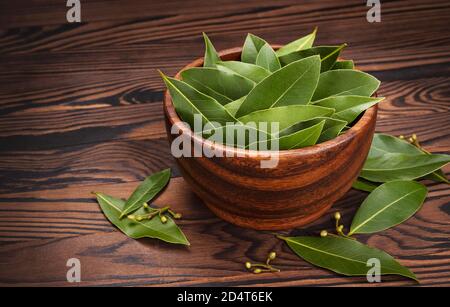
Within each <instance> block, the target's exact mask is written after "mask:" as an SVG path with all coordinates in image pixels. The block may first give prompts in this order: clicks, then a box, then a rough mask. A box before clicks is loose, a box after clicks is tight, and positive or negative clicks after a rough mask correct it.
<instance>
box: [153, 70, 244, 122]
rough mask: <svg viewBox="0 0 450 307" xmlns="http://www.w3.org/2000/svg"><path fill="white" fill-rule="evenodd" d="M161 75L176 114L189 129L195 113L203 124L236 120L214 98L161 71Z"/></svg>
mask: <svg viewBox="0 0 450 307" xmlns="http://www.w3.org/2000/svg"><path fill="white" fill-rule="evenodd" d="M161 76H162V78H163V80H164V82H165V84H166V86H167V88H168V90H169V92H170V95H171V97H172V101H173V105H174V106H175V109H176V111H177V113H178V115H179V116H180V117H181V119H182V120H183V121H185V122H187V123H188V124H189V125H190V126H191V129H193V127H194V115H195V114H199V115H201V117H202V120H203V124H206V123H212V124H214V122H217V123H218V124H217V125H215V124H214V125H215V126H216V127H220V126H222V125H225V124H226V123H227V122H235V121H236V120H235V118H234V117H233V116H232V115H231V114H230V113H229V112H228V111H227V110H226V109H225V108H224V106H223V105H221V104H220V103H219V102H217V101H216V100H215V99H214V98H212V97H210V96H207V95H205V94H202V93H200V92H199V91H197V90H196V89H195V88H193V87H192V86H190V85H189V84H187V83H185V82H183V81H180V80H177V79H174V78H169V77H167V76H165V75H164V74H163V73H161Z"/></svg>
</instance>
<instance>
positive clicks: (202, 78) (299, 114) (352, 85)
mask: <svg viewBox="0 0 450 307" xmlns="http://www.w3.org/2000/svg"><path fill="white" fill-rule="evenodd" d="M315 36H316V30H314V31H313V32H312V33H311V34H309V35H307V36H305V37H302V38H300V39H298V40H296V41H293V42H291V43H289V44H287V45H285V46H284V47H281V48H280V49H278V50H276V51H275V50H274V49H273V48H272V47H271V45H270V44H268V43H267V42H266V41H265V40H263V39H262V38H259V37H257V36H255V35H252V34H248V36H247V38H246V40H245V43H244V46H243V49H242V53H241V61H221V59H220V57H219V56H218V54H217V52H216V50H215V48H214V46H213V45H212V43H211V41H210V40H209V38H208V37H207V36H206V34H204V38H205V44H206V51H205V57H204V65H203V67H193V68H189V69H186V70H184V71H182V73H181V78H182V80H177V79H174V78H169V77H167V76H165V75H163V74H162V77H163V79H164V82H165V83H166V86H167V88H168V90H169V92H170V94H171V97H172V101H173V104H174V106H175V109H176V111H177V113H178V115H179V116H180V117H181V119H182V120H183V121H184V122H185V123H187V124H188V125H189V126H190V127H191V128H192V127H194V126H195V125H194V118H195V115H197V116H198V117H199V118H201V120H202V123H201V124H202V125H201V126H202V127H204V129H203V130H202V133H203V136H205V135H206V134H208V136H206V137H209V138H210V139H212V140H214V141H216V142H221V143H225V144H227V145H231V146H237V147H245V148H249V149H259V150H261V149H270V144H272V143H274V142H273V141H274V140H276V143H277V146H278V149H281V150H286V149H294V148H301V147H306V146H311V145H314V144H316V143H320V142H324V141H327V140H330V139H333V138H335V137H336V136H338V135H339V134H341V133H343V131H345V129H347V128H348V127H349V126H351V125H352V123H353V122H354V121H355V120H356V119H357V118H358V115H359V114H361V113H362V112H363V111H364V110H366V109H367V108H370V107H371V106H373V105H375V104H376V103H378V102H380V101H381V100H383V98H382V97H380V98H376V97H371V96H372V94H373V93H374V92H375V91H376V90H377V88H378V86H379V85H380V82H379V81H378V80H377V79H376V78H375V77H373V76H371V75H369V74H367V73H364V72H362V71H359V70H356V69H354V65H353V61H348V60H347V61H339V60H338V57H339V54H340V52H341V50H342V49H343V48H344V47H345V46H346V44H342V45H339V46H317V47H313V42H314V39H315ZM230 123H231V124H232V125H233V126H234V127H233V129H234V130H233V129H228V130H227V133H229V131H236V135H237V134H238V132H237V131H239V130H240V129H242V130H246V131H254V132H256V134H255V135H257V137H255V138H250V137H248V136H247V137H246V138H245V139H243V140H242V141H241V142H238V140H237V137H236V135H235V136H233V137H229V136H227V137H225V135H224V134H225V133H224V127H225V126H226V125H227V124H228V128H229V126H230ZM262 123H264V126H262V125H261V124H262ZM273 123H276V124H277V125H278V127H276V126H273ZM262 127H264V129H263V128H262ZM274 127H275V128H274ZM211 134H212V135H211ZM269 141H272V142H269ZM268 147H269V148H268Z"/></svg>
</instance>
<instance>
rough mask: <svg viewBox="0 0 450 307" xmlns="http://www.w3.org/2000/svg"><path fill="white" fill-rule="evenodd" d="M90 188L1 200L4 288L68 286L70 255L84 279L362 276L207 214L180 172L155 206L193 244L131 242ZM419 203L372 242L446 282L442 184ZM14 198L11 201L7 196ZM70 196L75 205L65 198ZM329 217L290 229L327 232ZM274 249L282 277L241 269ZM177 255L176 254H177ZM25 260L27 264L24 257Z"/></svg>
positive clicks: (334, 281)
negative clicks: (174, 216)
mask: <svg viewBox="0 0 450 307" xmlns="http://www.w3.org/2000/svg"><path fill="white" fill-rule="evenodd" d="M94 188H96V189H98V190H99V191H102V192H105V193H109V194H112V195H115V196H117V197H126V196H127V195H128V194H129V193H130V192H131V191H132V190H133V188H134V184H132V183H126V184H105V185H100V186H96V187H94ZM90 189H92V187H77V188H64V189H59V190H47V191H39V192H24V193H20V197H23V198H25V199H27V201H20V200H14V198H15V195H14V194H11V195H7V197H3V198H2V200H1V201H2V209H1V211H0V240H6V239H14V240H16V243H14V244H7V245H4V246H0V283H1V284H2V285H11V284H15V285H28V286H33V285H52V286H60V285H67V284H66V283H67V282H66V281H65V276H66V275H65V274H66V269H67V268H66V266H65V262H66V261H67V259H68V258H71V257H77V258H79V259H80V260H81V264H82V280H83V284H84V285H156V284H165V285H185V286H187V285H188V286H193V285H201V286H205V285H214V286H217V285H227V286H230V285H231V286H235V285H249V284H253V285H278V286H279V285H290V286H292V285H355V284H358V285H360V284H364V283H365V282H364V278H345V277H341V276H337V275H335V274H334V273H330V272H327V271H324V270H321V269H317V268H314V267H312V266H311V265H309V264H307V263H305V262H304V261H302V260H299V259H298V258H297V257H296V256H295V255H294V254H292V252H291V251H289V249H288V248H287V247H286V246H285V245H283V243H282V242H280V241H279V240H277V239H276V238H274V236H273V235H271V234H270V233H267V232H258V231H253V230H243V229H242V228H239V227H235V226H232V225H230V224H228V223H225V222H223V221H221V220H219V219H218V218H216V217H214V216H213V215H212V214H211V213H210V212H209V211H208V210H207V209H206V208H205V207H204V206H203V204H202V203H201V201H200V200H199V199H198V198H196V197H195V196H194V195H193V193H192V192H191V191H190V189H189V188H188V187H187V185H186V184H185V182H184V180H183V179H181V178H178V179H173V180H172V181H171V182H170V185H169V186H168V188H167V190H166V191H165V192H164V193H163V194H162V195H161V196H160V197H159V198H158V199H157V201H156V202H155V203H156V204H158V205H160V206H161V205H165V204H170V205H171V206H173V208H174V209H175V210H177V211H180V212H182V213H183V214H184V218H183V219H182V220H181V221H180V225H181V227H182V228H183V230H184V231H185V233H186V235H187V236H188V238H189V239H190V241H191V244H192V245H191V247H189V248H185V247H174V246H170V245H168V244H165V243H162V242H159V241H157V240H151V239H142V240H132V239H129V238H127V237H126V236H125V235H123V234H122V233H120V232H119V231H117V230H116V229H115V228H114V227H113V226H112V225H110V224H109V223H108V222H107V221H106V220H105V219H104V218H103V215H102V213H101V211H100V209H99V207H98V205H97V204H96V203H95V199H94V198H93V196H91V195H90V194H89V192H90ZM430 189H431V190H430V195H429V197H428V199H427V201H426V203H425V205H424V207H423V209H422V210H421V211H420V212H419V213H418V214H417V215H416V216H415V217H413V218H411V219H410V220H408V221H407V222H405V223H404V224H402V225H400V226H398V227H395V228H393V229H391V230H388V231H384V232H382V233H380V234H376V235H372V236H361V237H360V238H362V240H363V241H367V242H368V243H369V244H370V245H372V246H376V247H380V248H383V249H385V250H386V251H387V252H389V253H391V254H392V255H394V256H396V257H397V258H398V259H399V260H400V261H401V262H402V263H403V264H405V265H407V266H409V267H410V268H411V269H412V270H413V271H414V272H415V273H416V274H417V275H418V277H419V278H420V279H421V281H422V284H423V285H427V284H433V283H436V282H439V283H440V284H441V285H449V277H450V274H449V271H450V264H449V262H448V257H450V251H449V249H448V237H449V235H450V228H449V224H448V218H447V214H445V213H444V212H443V210H444V207H443V205H444V204H446V203H448V202H449V201H450V197H449V196H448V194H447V192H446V187H445V186H444V185H436V184H432V185H431V188H430ZM364 195H365V194H364V193H361V192H355V191H351V192H349V193H348V194H347V195H346V197H345V198H344V199H342V200H341V201H339V202H338V203H337V204H336V205H335V207H334V209H333V211H334V210H339V211H341V212H342V214H343V217H344V220H343V222H344V224H346V225H348V224H349V221H350V217H351V216H352V215H353V214H354V211H355V210H356V209H357V206H358V204H359V203H360V202H361V200H362V199H363V198H364ZM8 199H11V201H8ZM67 199H71V200H73V201H71V202H67ZM332 227H333V222H332V221H331V220H330V217H329V215H327V216H325V217H323V218H321V219H320V220H319V221H317V222H316V223H314V224H312V225H311V226H309V227H308V228H307V229H299V230H297V231H296V232H294V233H293V234H317V233H318V232H319V231H320V230H321V229H328V230H332ZM270 250H275V251H276V252H277V253H278V255H279V257H278V258H277V260H276V261H275V262H274V264H276V265H277V266H278V267H280V268H281V273H277V274H262V275H259V276H257V275H254V274H251V273H247V272H245V270H243V263H244V262H245V261H247V260H249V261H253V262H257V261H262V260H263V259H261V257H262V255H265V254H266V253H267V252H268V251H270ZM174 251H176V252H174ZM31 259H32V261H30V260H31ZM383 280H384V282H383V285H413V284H414V283H413V282H411V281H408V280H405V279H401V278H398V277H385V278H383Z"/></svg>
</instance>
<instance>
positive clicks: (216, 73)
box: [181, 67, 255, 105]
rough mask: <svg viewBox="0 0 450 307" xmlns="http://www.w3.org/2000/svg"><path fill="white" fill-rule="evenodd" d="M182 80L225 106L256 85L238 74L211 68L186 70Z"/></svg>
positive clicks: (182, 73)
mask: <svg viewBox="0 0 450 307" xmlns="http://www.w3.org/2000/svg"><path fill="white" fill-rule="evenodd" d="M181 78H182V79H183V81H184V82H186V83H187V84H189V85H190V86H192V87H194V88H195V89H197V90H198V91H200V92H202V93H203V94H205V95H208V96H210V97H212V98H214V99H215V100H217V101H218V102H219V103H221V104H223V105H224V104H227V103H230V102H232V101H234V100H236V99H239V98H241V97H242V96H245V95H247V94H248V93H249V92H250V90H251V89H252V88H253V87H254V85H255V83H254V82H253V81H251V80H248V79H247V78H244V77H242V76H240V75H238V74H235V73H231V72H228V71H223V70H220V69H217V68H211V67H206V68H201V67H193V68H189V69H186V70H184V71H182V72H181Z"/></svg>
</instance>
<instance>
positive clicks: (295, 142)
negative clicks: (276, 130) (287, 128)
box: [278, 120, 325, 150]
mask: <svg viewBox="0 0 450 307" xmlns="http://www.w3.org/2000/svg"><path fill="white" fill-rule="evenodd" d="M324 125H325V120H322V121H321V122H319V123H317V124H315V125H312V126H311V127H308V128H305V129H302V130H298V131H296V132H294V133H292V134H288V135H284V136H282V137H280V138H279V145H278V146H279V148H280V149H281V150H283V149H296V148H302V147H307V146H312V145H314V144H316V143H317V140H318V139H319V137H320V133H321V132H322V129H323V126H324Z"/></svg>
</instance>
